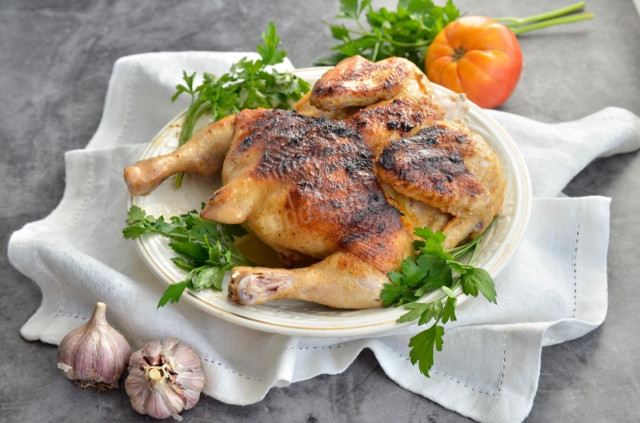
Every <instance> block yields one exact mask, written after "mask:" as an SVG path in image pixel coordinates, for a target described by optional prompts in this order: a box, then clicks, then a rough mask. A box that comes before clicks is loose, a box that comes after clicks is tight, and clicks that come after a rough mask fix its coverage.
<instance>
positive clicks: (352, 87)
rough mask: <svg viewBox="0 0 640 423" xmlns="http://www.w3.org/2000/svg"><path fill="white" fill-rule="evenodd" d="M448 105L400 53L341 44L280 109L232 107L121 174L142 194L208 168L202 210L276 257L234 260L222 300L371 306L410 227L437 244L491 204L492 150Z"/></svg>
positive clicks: (490, 211) (476, 224) (496, 174)
mask: <svg viewBox="0 0 640 423" xmlns="http://www.w3.org/2000/svg"><path fill="white" fill-rule="evenodd" d="M459 112H460V107H459V103H458V102H457V101H456V100H455V99H454V100H443V99H439V98H437V97H436V96H435V94H434V90H433V87H432V86H431V84H430V82H429V81H428V80H427V78H426V77H425V75H424V74H423V73H422V72H421V71H420V70H419V69H418V68H417V67H416V66H415V65H413V64H412V63H411V62H409V61H407V60H404V59H401V58H390V59H386V60H383V61H380V62H376V63H372V62H370V61H368V60H366V59H363V58H362V57H359V56H355V57H352V58H348V59H345V60H343V61H342V62H340V63H339V64H338V65H337V66H336V67H335V68H332V69H331V70H329V71H328V72H326V73H325V74H324V76H323V77H322V78H320V79H319V80H318V81H317V83H316V84H315V86H314V87H313V89H312V90H311V92H310V93H309V94H307V95H306V96H305V97H303V98H302V99H301V100H300V101H299V102H298V103H297V104H296V105H295V106H294V109H293V110H291V111H283V110H266V109H256V110H244V111H242V112H240V113H238V114H236V115H234V116H229V117H227V118H225V119H223V120H220V121H218V122H215V123H213V124H211V125H209V126H207V127H205V128H204V129H203V130H201V131H200V132H199V133H197V134H196V135H195V136H194V137H193V138H192V139H191V140H190V141H188V142H187V143H186V144H184V145H183V146H182V147H180V148H179V149H177V150H176V151H175V152H173V153H171V154H167V155H165V156H159V157H154V158H150V159H146V160H142V161H140V162H138V163H136V164H135V165H133V166H130V167H127V168H126V169H125V172H124V176H125V180H126V182H127V185H128V187H129V190H130V192H131V193H132V194H134V195H142V194H147V193H149V192H150V191H151V190H153V189H154V188H155V187H157V186H158V185H159V184H160V183H161V182H162V181H163V180H165V179H166V178H167V177H169V176H170V175H172V174H174V173H176V172H181V171H186V172H195V173H199V174H203V175H214V174H216V173H218V172H220V171H221V172H222V182H223V186H222V187H221V188H220V189H218V190H217V191H215V192H214V193H213V195H212V196H211V197H210V198H209V201H208V203H207V204H206V206H205V207H204V209H203V211H202V217H204V218H206V219H210V220H213V221H216V222H221V223H229V224H232V223H233V224H240V223H241V224H243V225H244V226H245V227H246V228H247V229H248V230H250V231H251V232H253V233H255V234H256V235H257V236H258V237H259V238H260V239H261V240H262V241H263V242H264V243H266V244H267V245H269V246H270V247H272V248H273V249H274V250H276V251H277V252H278V254H279V257H280V259H281V262H282V268H266V267H236V268H234V269H233V270H232V277H231V282H230V283H229V287H228V295H229V299H230V300H232V301H235V302H237V303H240V304H259V303H262V302H264V301H268V300H274V299H281V298H289V299H299V300H305V301H311V302H315V303H320V304H325V305H328V306H331V307H336V308H349V309H361V308H373V307H379V306H381V299H380V292H381V290H382V288H383V284H384V283H387V282H388V281H389V280H388V278H387V273H388V272H390V271H392V270H396V269H398V268H399V267H400V265H401V263H402V261H403V260H404V259H405V258H407V257H409V256H410V255H411V254H412V251H413V248H412V244H413V240H414V236H413V230H414V228H416V227H421V226H429V227H430V228H431V229H432V230H434V231H442V232H443V233H444V234H445V235H446V241H445V246H446V247H447V248H450V247H453V246H455V245H457V244H459V243H460V242H462V241H464V240H466V239H469V238H472V237H475V236H477V235H479V234H480V233H482V232H483V231H484V230H485V229H486V227H487V226H488V224H489V223H490V222H491V221H492V219H493V218H494V216H496V214H497V213H498V212H499V211H500V209H501V207H502V203H503V200H504V191H505V181H504V178H503V176H502V170H501V165H500V161H499V159H498V158H497V156H496V155H495V153H494V152H493V151H492V150H491V148H490V147H489V146H488V144H487V142H486V141H485V140H484V139H483V138H482V137H481V136H479V135H477V134H475V133H473V132H471V131H470V130H469V129H468V128H467V127H466V126H465V125H464V123H463V122H462V120H461V119H459V117H460V116H459Z"/></svg>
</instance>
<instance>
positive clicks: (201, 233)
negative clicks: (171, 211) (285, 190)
mask: <svg viewBox="0 0 640 423" xmlns="http://www.w3.org/2000/svg"><path fill="white" fill-rule="evenodd" d="M125 223H126V224H127V226H126V227H125V228H124V229H123V230H122V235H123V236H124V237H125V238H126V239H136V238H138V237H140V236H141V235H143V234H160V235H164V236H166V237H168V238H170V239H171V240H172V242H170V243H169V246H170V247H171V248H172V249H173V250H174V251H175V252H176V253H178V254H179V255H178V256H177V257H174V258H172V259H171V260H172V261H173V263H174V264H175V265H176V266H178V267H179V268H180V269H183V270H186V271H187V272H189V273H188V274H187V277H186V278H185V279H184V280H183V281H182V282H178V283H174V284H171V285H169V287H168V288H167V290H166V291H165V292H164V294H163V295H162V298H160V301H159V302H158V308H160V307H162V306H164V305H165V304H167V303H168V302H172V303H176V302H178V300H179V299H180V297H181V296H182V293H183V292H184V290H185V289H186V288H189V289H195V290H200V289H203V288H212V289H215V290H216V291H221V290H222V279H223V278H224V274H225V272H226V271H227V270H231V268H232V267H234V266H253V263H251V262H250V261H249V260H247V259H246V258H244V257H243V256H242V254H241V253H240V251H239V250H238V248H237V247H236V246H235V244H234V241H235V238H236V237H240V236H242V235H244V234H246V231H245V230H244V228H242V226H240V225H227V224H223V223H216V222H212V221H210V220H206V219H203V218H201V217H200V216H199V215H198V213H197V212H196V211H195V210H192V211H190V212H188V213H185V214H182V215H180V216H172V217H171V218H169V221H166V220H165V219H164V217H163V216H160V217H157V218H156V217H154V216H152V215H148V214H147V213H146V212H145V211H144V210H142V209H141V208H140V207H138V206H131V208H130V209H129V213H128V217H127V220H126V221H125Z"/></svg>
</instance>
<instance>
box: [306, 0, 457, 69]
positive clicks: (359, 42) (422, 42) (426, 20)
mask: <svg viewBox="0 0 640 423" xmlns="http://www.w3.org/2000/svg"><path fill="white" fill-rule="evenodd" d="M363 15H364V19H365V20H366V23H367V24H368V25H369V28H367V27H366V26H365V24H364V23H363V22H362V21H361V19H362V17H363ZM459 15H460V11H459V10H458V9H457V8H456V7H455V6H454V4H453V2H452V1H451V0H448V1H447V3H446V4H445V5H444V6H442V7H441V6H437V5H435V4H434V3H433V2H432V1H431V0H399V1H398V3H397V6H396V10H395V11H391V10H387V9H386V8H384V7H382V8H380V9H377V10H374V9H373V8H372V7H371V1H370V0H341V1H340V13H339V14H338V15H336V16H335V18H336V19H346V20H349V21H352V22H353V24H354V25H352V27H351V28H349V27H347V26H346V25H339V24H335V23H327V25H328V26H329V28H330V29H331V35H332V37H333V38H334V39H336V40H337V41H338V44H337V45H335V46H334V47H332V48H331V50H333V51H334V52H336V53H335V54H333V55H331V56H329V57H325V58H323V59H319V60H317V61H316V65H335V64H336V63H338V62H339V61H340V60H342V59H344V58H347V57H350V56H354V55H356V54H357V55H360V56H363V57H365V58H367V59H369V60H371V61H374V62H375V61H377V60H381V59H385V58H387V57H393V56H397V57H404V58H406V59H409V60H411V61H412V62H413V63H415V64H416V65H418V66H419V67H420V68H422V67H423V66H424V57H425V54H426V51H427V48H428V47H429V45H430V44H431V43H432V42H433V39H434V38H435V37H436V35H437V34H438V32H440V31H441V30H442V28H444V27H445V25H447V24H448V23H449V22H453V21H454V20H455V19H456V18H458V16H459Z"/></svg>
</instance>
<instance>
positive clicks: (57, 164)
mask: <svg viewBox="0 0 640 423" xmlns="http://www.w3.org/2000/svg"><path fill="white" fill-rule="evenodd" d="M374 3H375V4H376V5H381V4H383V3H382V2H374ZM565 3H569V1H565V2H557V1H554V0H541V1H536V2H528V1H525V0H519V1H509V0H495V1H492V2H482V4H481V3H480V2H474V1H472V0H456V4H457V5H458V7H459V8H460V9H462V10H464V11H467V12H468V13H469V14H483V15H487V16H527V15H530V14H534V13H538V12H540V11H546V10H551V9H554V8H557V7H559V6H561V5H564V4H565ZM587 3H588V9H589V10H591V11H594V12H595V13H596V15H597V18H596V19H595V20H592V21H589V22H587V23H581V24H576V25H571V26H564V27H558V28H553V29H547V30H543V31H540V32H537V33H532V34H527V35H524V36H522V37H521V38H520V43H521V46H522V50H523V53H524V57H525V62H526V65H525V69H524V72H523V74H522V78H521V81H520V83H519V85H518V87H517V89H516V91H515V93H514V95H513V97H512V98H511V99H510V100H509V101H508V102H507V103H506V104H505V105H504V106H503V107H502V109H503V110H505V111H509V112H514V113H518V114H521V115H524V116H528V117H531V118H535V119H538V120H542V121H547V122H558V121H564V120H572V119H576V118H579V117H582V116H584V115H586V114H589V113H592V112H595V111H597V110H599V109H601V108H603V107H606V106H620V107H624V108H627V109H629V110H631V111H633V112H635V113H636V114H640V20H639V18H638V13H637V11H636V9H635V7H634V3H633V1H632V0H616V1H610V0H588V2H587ZM386 4H395V2H386ZM337 11H338V4H337V1H336V0H332V1H327V2H319V1H315V2H312V1H296V0H278V1H275V0H274V1H270V2H267V1H259V0H254V1H244V2H231V1H227V2H223V1H221V0H213V1H152V0H144V1H136V2H132V1H124V0H111V1H76V2H70V1H63V0H54V1H44V0H42V1H39V0H15V1H8V0H2V1H0V94H1V95H0V146H1V151H2V153H1V154H0V272H1V276H0V333H1V334H2V337H3V339H2V340H1V341H0V376H1V378H0V421H10V422H35V421H38V422H85V421H101V422H102V421H105V422H106V421H109V422H130V421H146V420H150V419H147V418H145V417H141V416H138V415H137V414H136V413H135V412H134V411H133V410H132V409H131V407H130V406H129V404H128V399H127V396H126V394H124V392H122V391H120V392H111V393H107V394H101V393H96V392H90V391H84V390H80V389H77V388H75V387H74V386H73V385H72V384H71V383H69V382H68V381H67V380H66V379H64V378H62V377H61V376H60V375H59V374H58V371H57V370H56V368H55V362H56V347H54V346H51V345H45V344H42V343H37V342H35V343H32V342H26V341H24V340H23V339H22V338H21V337H20V335H19V333H18V331H19V328H20V327H21V325H22V324H23V323H24V322H25V321H26V320H27V318H28V317H29V316H30V315H31V314H32V313H33V312H34V311H35V310H36V308H37V306H38V304H39V303H40V299H41V294H40V291H39V289H38V287H37V286H36V285H35V283H33V282H32V281H30V280H29V279H27V278H25V277H24V276H22V275H21V274H19V273H18V272H17V271H16V270H15V269H13V268H12V267H11V265H10V264H9V263H8V260H7V257H6V244H7V241H8V237H9V235H10V234H11V232H13V231H14V230H16V229H19V228H20V227H21V226H22V225H24V224H25V223H27V222H29V221H32V220H36V219H40V218H42V217H43V216H45V215H46V214H48V213H49V211H51V210H52V209H53V208H54V207H55V206H56V204H57V203H58V202H59V201H60V198H61V197H62V193H63V190H64V170H63V169H64V167H63V153H64V151H66V150H70V149H76V148H82V147H83V146H84V145H85V144H86V143H87V141H88V140H89V138H90V136H91V135H92V134H93V132H94V131H95V129H96V128H97V125H98V122H99V119H100V115H101V112H102V107H103V101H104V97H105V92H106V89H107V83H108V81H109V75H110V73H111V69H112V66H113V63H114V61H115V60H116V59H117V58H119V57H121V56H124V55H128V54H133V53H141V52H148V51H162V50H240V51H246V50H253V49H255V45H256V43H257V40H258V38H259V34H260V32H261V31H262V30H263V28H265V26H266V23H267V22H268V21H269V20H272V21H274V22H275V23H276V24H277V26H278V30H279V32H280V35H281V36H282V38H283V40H284V45H285V47H286V48H287V49H288V50H289V51H290V58H291V59H292V61H293V62H294V64H295V65H296V66H299V67H303V66H310V65H312V62H313V60H314V59H315V58H317V57H320V56H323V55H325V54H326V53H327V51H328V50H327V49H328V47H329V46H331V45H332V40H331V38H330V36H329V34H328V30H327V29H326V27H324V26H323V24H322V19H330V18H331V16H332V15H333V14H335V13H336V12H337ZM167 101H169V100H168V99H167ZM639 174H640V157H638V153H633V154H627V155H624V156H617V157H612V158H608V159H602V160H598V161H596V162H595V163H593V164H592V165H590V166H589V167H588V168H587V169H586V170H585V171H584V172H582V173H581V174H580V175H578V176H577V177H576V178H575V180H574V181H572V182H571V184H570V185H569V186H568V187H567V189H566V192H567V193H568V194H569V195H572V196H582V195H591V194H598V195H606V196H610V197H612V198H613V202H612V206H611V215H612V220H611V240H610V250H609V314H608V317H607V320H606V321H605V323H604V324H603V325H602V327H600V328H599V329H597V330H595V331H594V332H592V333H590V334H589V335H587V336H585V337H583V338H580V339H578V340H575V341H572V342H567V343H564V344H561V345H557V346H554V347H548V348H545V349H544V350H543V352H542V370H541V375H540V386H539V390H538V394H537V397H536V400H535V402H534V405H533V410H532V412H531V414H530V416H529V418H528V419H527V421H529V422H551V421H565V422H578V421H580V422H602V421H607V422H623V421H629V422H631V421H640V407H639V406H638V403H637V401H638V399H639V398H640V361H639V360H637V357H638V354H639V346H640V312H638V307H637V299H638V298H639V297H640V286H639V284H638V274H640V264H638V260H637V258H638V249H637V247H638V241H637V240H638V239H640V225H639V224H638V223H639V219H638V214H637V210H638V209H640V188H639V185H638V175H639ZM602 241H603V242H606V240H602ZM184 417H185V419H186V421H191V422H196V421H216V422H239V421H255V422H390V421H398V422H405V421H412V422H457V421H464V420H465V419H464V418H462V417H461V416H459V415H457V414H456V413H453V412H451V411H449V410H446V409H444V408H442V407H440V406H439V405H437V404H435V403H432V402H431V401H429V400H427V399H425V398H423V397H420V396H418V395H415V394H412V393H410V392H407V391H405V390H403V389H401V388H400V387H398V386H397V385H396V384H395V383H393V382H392V381H390V380H389V379H388V378H387V377H386V376H385V374H384V373H383V371H382V370H381V369H380V367H379V366H378V364H377V362H376V360H375V358H374V356H373V354H371V353H370V352H364V353H363V354H362V355H361V356H360V357H359V358H358V359H357V360H356V362H355V363H354V364H353V365H352V366H351V367H350V368H349V369H348V370H347V371H346V372H344V373H343V374H341V375H337V376H323V377H318V378H315V379H312V380H309V381H307V382H302V383H298V384H295V385H292V386H290V387H287V388H282V389H274V390H272V391H271V392H270V393H269V394H268V395H267V397H266V399H265V400H264V401H262V402H260V403H258V404H255V405H252V406H247V407H239V406H230V405H226V404H223V403H220V402H218V401H215V400H213V399H211V398H203V399H202V400H201V403H200V404H199V405H198V406H197V407H196V408H195V409H193V410H191V411H190V412H188V413H185V414H184Z"/></svg>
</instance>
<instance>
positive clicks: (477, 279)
mask: <svg viewBox="0 0 640 423" xmlns="http://www.w3.org/2000/svg"><path fill="white" fill-rule="evenodd" d="M460 279H461V281H462V292H464V293H465V294H466V295H472V296H474V297H476V296H478V291H480V292H482V295H484V296H485V298H486V299H487V300H489V301H490V302H492V303H496V302H497V300H496V298H497V294H496V287H495V285H494V283H493V279H491V276H490V275H489V273H488V272H487V271H486V270H484V269H479V268H475V267H474V268H471V269H468V270H467V272H466V273H465V274H464V275H462V276H460Z"/></svg>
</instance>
